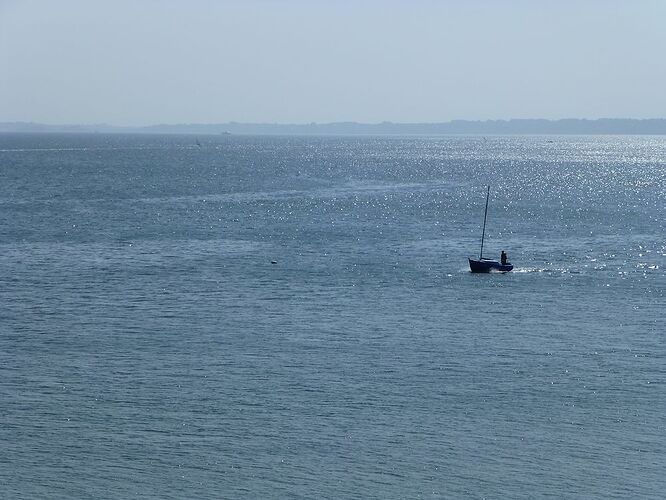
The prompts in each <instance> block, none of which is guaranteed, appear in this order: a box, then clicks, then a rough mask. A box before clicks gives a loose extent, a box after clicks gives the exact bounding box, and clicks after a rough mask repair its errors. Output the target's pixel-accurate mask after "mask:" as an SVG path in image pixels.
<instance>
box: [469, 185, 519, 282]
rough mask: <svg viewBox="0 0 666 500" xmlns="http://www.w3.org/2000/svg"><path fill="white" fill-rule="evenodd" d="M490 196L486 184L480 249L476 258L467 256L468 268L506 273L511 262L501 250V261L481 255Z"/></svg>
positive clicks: (484, 271) (477, 270) (481, 271)
mask: <svg viewBox="0 0 666 500" xmlns="http://www.w3.org/2000/svg"><path fill="white" fill-rule="evenodd" d="M489 198H490V186H488V192H487V193H486V210H485V212H484V214H483V232H482V233H481V251H480V252H479V258H478V259H472V258H471V257H468V258H467V260H468V261H469V270H470V271H471V272H473V273H489V272H492V271H495V272H499V273H508V272H509V271H511V270H512V269H513V264H510V263H509V262H508V261H507V260H506V254H505V253H504V252H503V251H502V254H503V256H502V262H499V261H496V260H493V259H486V258H484V257H483V240H484V238H485V236H486V219H487V218H488V199H489Z"/></svg>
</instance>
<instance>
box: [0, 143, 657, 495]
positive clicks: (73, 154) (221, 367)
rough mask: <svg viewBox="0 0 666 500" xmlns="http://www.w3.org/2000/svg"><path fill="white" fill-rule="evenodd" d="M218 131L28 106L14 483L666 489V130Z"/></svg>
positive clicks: (14, 220) (10, 285)
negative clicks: (168, 131) (169, 132)
mask: <svg viewBox="0 0 666 500" xmlns="http://www.w3.org/2000/svg"><path fill="white" fill-rule="evenodd" d="M198 141H199V143H200V144H201V146H198V145H197V143H196V141H195V138H194V137H183V136H122V135H116V136H107V135H85V136H76V135H0V181H1V182H0V303H1V304H2V306H1V309H0V445H1V451H0V497H2V498H126V497H137V498H544V497H549V496H550V497H556V498H663V495H664V491H666V473H665V471H666V451H665V450H666V416H665V415H666V320H665V319H664V312H665V310H666V308H665V307H664V306H665V305H666V301H665V299H664V293H665V292H664V290H665V288H666V271H665V269H666V230H665V226H666V138H664V137H487V138H483V137H437V138H432V137H409V138H405V137H402V138H365V137H364V138H356V137H354V138H341V137H308V138H305V137H236V136H219V137H208V136H205V137H204V136H201V137H199V138H198ZM487 184H491V185H492V188H491V198H490V208H489V218H488V227H487V233H486V234H487V236H486V246H485V251H484V254H486V255H492V256H499V252H500V250H501V249H505V250H506V251H507V252H508V254H509V257H510V259H511V260H512V262H513V263H514V265H515V266H516V269H515V271H514V272H513V273H509V274H504V275H502V274H496V275H472V274H470V273H469V272H468V268H467V260H466V259H467V256H474V255H477V254H478V250H479V240H480V233H481V224H482V219H483V208H484V203H485V189H486V188H485V187H486V185H487ZM272 262H274V263H272Z"/></svg>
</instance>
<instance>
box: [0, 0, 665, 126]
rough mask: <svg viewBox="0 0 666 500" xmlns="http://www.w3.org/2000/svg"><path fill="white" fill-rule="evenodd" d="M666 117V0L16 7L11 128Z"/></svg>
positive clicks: (4, 117)
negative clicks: (32, 124)
mask: <svg viewBox="0 0 666 500" xmlns="http://www.w3.org/2000/svg"><path fill="white" fill-rule="evenodd" d="M537 117H539V118H567V117H586V118H599V117H635V118H656V117H666V1H663V0H634V1H631V0H626V1H616V0H588V1H585V0H578V1H568V0H560V1H546V0H524V1H518V0H516V1H511V0H505V1H502V0H458V1H446V0H440V1H438V0H402V1H399V0H384V1H379V0H356V1H352V0H330V1H324V0H309V1H305V0H242V1H241V0H228V1H225V0H218V1H214V0H109V1H95V0H35V1H32V0H0V121H36V122H44V123H109V124H115V125H145V124H153V123H219V122H226V121H240V122H289V123H305V122H311V121H316V122H331V121H362V122H379V121H384V120H387V121H396V122H437V121H448V120H452V119H497V118H537Z"/></svg>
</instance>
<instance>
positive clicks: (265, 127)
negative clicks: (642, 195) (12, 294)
mask: <svg viewBox="0 0 666 500" xmlns="http://www.w3.org/2000/svg"><path fill="white" fill-rule="evenodd" d="M2 132H5V133H7V132H10V133H11V132H14V133H16V132H20V133H130V134H192V135H197V134H198V135H230V134H239V135H666V119H665V118H652V119H632V118H601V119H596V120H587V119H577V118H570V119H561V120H545V119H512V120H485V121H471V120H453V121H449V122H440V123H393V122H381V123H357V122H335V123H307V124H280V123H238V122H227V123H217V124H195V123H192V124H173V125H167V124H162V125H149V126H141V127H125V126H115V125H105V124H93V125H47V124H41V123H32V122H4V123H0V133H2Z"/></svg>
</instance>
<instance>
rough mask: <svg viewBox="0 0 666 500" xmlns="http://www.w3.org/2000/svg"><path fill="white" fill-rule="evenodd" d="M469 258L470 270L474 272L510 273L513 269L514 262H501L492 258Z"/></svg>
mask: <svg viewBox="0 0 666 500" xmlns="http://www.w3.org/2000/svg"><path fill="white" fill-rule="evenodd" d="M467 260H469V270H470V271H471V272H473V273H490V272H494V273H508V272H509V271H511V270H512V269H513V265H512V264H501V263H499V262H497V261H496V260H491V259H479V260H476V259H469V258H468V259H467Z"/></svg>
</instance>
